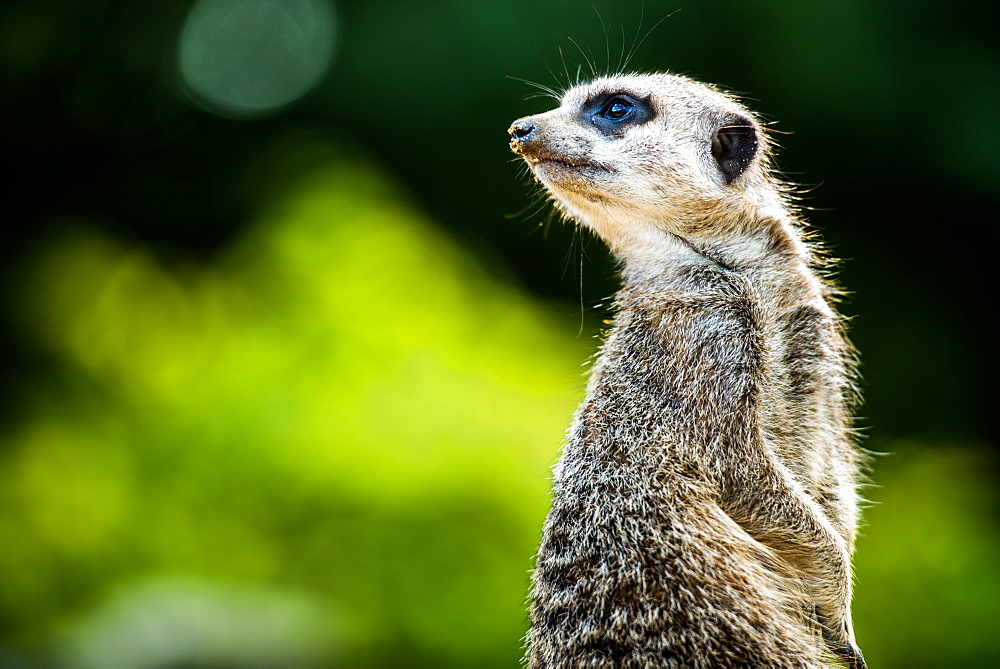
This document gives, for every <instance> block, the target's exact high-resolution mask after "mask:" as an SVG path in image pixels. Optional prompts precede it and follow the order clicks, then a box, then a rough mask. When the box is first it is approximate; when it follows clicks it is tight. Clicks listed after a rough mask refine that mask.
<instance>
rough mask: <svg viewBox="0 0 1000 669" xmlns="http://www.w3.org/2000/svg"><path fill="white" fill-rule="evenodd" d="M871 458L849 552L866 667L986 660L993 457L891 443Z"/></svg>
mask: <svg viewBox="0 0 1000 669" xmlns="http://www.w3.org/2000/svg"><path fill="white" fill-rule="evenodd" d="M894 446H895V447H896V450H898V452H897V453H895V454H892V455H889V456H887V457H884V458H881V459H880V461H879V463H878V467H877V470H876V471H877V472H878V474H877V476H876V479H877V481H878V483H879V485H878V486H877V487H875V488H873V489H872V490H871V491H870V493H871V495H870V497H871V499H872V500H873V501H874V502H875V504H874V505H873V506H872V507H871V508H870V509H868V511H867V512H866V514H865V519H866V521H867V522H866V527H865V528H863V530H862V537H861V539H860V540H859V542H858V553H857V556H856V558H855V567H856V571H857V599H856V601H855V604H854V615H855V626H856V628H857V630H858V638H859V641H860V643H861V647H862V648H863V649H864V651H865V656H866V659H868V660H869V661H870V664H871V666H873V667H886V668H889V667H900V668H904V667H914V668H916V667H928V668H930V667H996V666H1000V646H998V644H997V640H996V624H997V621H998V620H1000V571H998V569H997V556H998V555H1000V529H998V528H997V526H996V514H997V511H998V510H1000V497H998V495H997V491H996V487H995V483H994V481H995V478H994V476H995V471H996V464H997V463H996V462H995V461H994V459H993V458H991V457H989V456H988V455H986V454H985V453H984V452H983V451H981V450H974V449H970V448H959V447H954V446H948V445H945V444H937V445H935V447H933V448H931V447H929V446H928V445H926V444H919V443H912V442H898V443H896V444H894Z"/></svg>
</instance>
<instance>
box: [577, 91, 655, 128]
mask: <svg viewBox="0 0 1000 669" xmlns="http://www.w3.org/2000/svg"><path fill="white" fill-rule="evenodd" d="M583 113H584V118H585V120H587V122H589V123H592V124H594V125H595V126H597V128H598V129H599V130H600V131H601V132H602V133H604V134H605V135H608V136H609V137H621V136H622V135H623V134H624V133H625V129H626V128H629V127H631V126H635V125H641V124H643V123H646V122H648V121H649V120H651V119H652V118H653V108H652V105H650V103H649V100H646V99H642V98H638V97H636V96H634V95H630V94H628V93H624V92H619V93H605V94H602V95H598V96H595V97H593V98H591V99H590V100H588V101H587V104H585V105H584V110H583Z"/></svg>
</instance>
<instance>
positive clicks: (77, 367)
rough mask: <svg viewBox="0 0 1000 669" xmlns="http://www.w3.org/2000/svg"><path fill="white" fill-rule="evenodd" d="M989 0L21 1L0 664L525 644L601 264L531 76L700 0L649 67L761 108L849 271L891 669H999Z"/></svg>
mask: <svg viewBox="0 0 1000 669" xmlns="http://www.w3.org/2000/svg"><path fill="white" fill-rule="evenodd" d="M998 8H1000V5H998V3H987V2H982V3H979V2H948V3H945V2H940V3H930V2H927V3H924V2H916V3H888V2H887V3H867V2H860V1H856V2H847V1H838V2H821V3H798V2H790V1H789V2H760V3H738V2H707V1H706V2H693V1H691V2H679V1H678V0H673V1H672V2H659V1H654V0H645V2H644V3H609V2H597V3H596V4H595V5H593V6H592V5H591V4H590V3H576V2H540V1H535V2H505V3H487V2H473V1H467V2H459V1H457V0H456V1H454V2H443V1H441V2H417V1H407V2H403V1H398V2H371V1H368V2H363V1H359V0H351V1H348V0H331V1H325V0H271V1H265V0H259V1H253V2H251V1H249V0H245V1H241V0H228V1H227V0H200V1H199V2H181V1H166V0H164V1H162V2H159V1H158V2H141V3H140V2H124V1H123V2H108V1H101V0H34V1H32V2H7V3H5V4H3V5H2V7H0V67H2V76H3V79H2V90H3V100H4V104H3V105H2V110H3V111H2V114H3V121H4V122H3V124H2V126H3V127H2V129H0V138H2V142H3V156H4V162H5V163H6V164H7V168H8V169H7V170H6V173H7V175H8V176H7V177H6V178H5V180H4V182H5V183H4V192H5V198H4V207H3V209H4V213H3V216H2V219H0V220H2V221H3V227H2V235H3V237H2V239H0V242H2V243H0V256H2V259H0V272H2V286H3V293H2V295H0V325H2V329H0V346H2V348H3V351H4V355H3V356H2V357H0V361H2V363H0V364H2V383H0V393H2V400H3V401H2V418H0V420H2V423H0V666H3V667H35V666H43V667H44V666H57V667H63V666H65V667H182V666H183V667H191V666H214V667H242V666H352V667H353V666H371V667H376V666H381V667H402V666H406V667H418V666H428V667H431V666H433V667H513V666H517V663H518V658H519V657H520V653H521V651H520V638H521V636H522V635H523V633H524V632H525V630H526V626H527V622H526V614H525V598H526V594H527V588H528V569H529V567H530V562H531V555H532V553H533V551H534V549H535V545H536V542H537V539H538V534H539V530H540V527H541V523H542V519H543V517H544V514H545V512H546V505H547V488H548V481H547V476H548V471H549V467H550V466H551V465H552V464H553V462H554V461H555V458H556V456H557V452H558V448H559V445H560V441H561V438H562V434H563V432H564V430H565V428H566V426H567V424H568V422H569V419H570V415H571V413H572V411H573V409H574V406H575V403H576V401H577V400H578V399H579V397H580V395H581V392H582V384H583V380H584V377H583V371H584V365H583V363H584V361H585V360H586V359H587V358H588V356H589V355H590V354H591V353H592V352H593V351H594V348H595V347H596V345H597V340H596V338H595V337H596V332H597V331H598V329H599V327H600V324H601V321H602V320H603V319H604V318H606V317H607V312H606V311H605V307H603V306H601V305H602V304H606V303H607V300H606V298H607V297H608V296H609V295H611V294H612V293H613V291H614V289H615V280H614V273H615V272H614V266H613V263H612V262H611V261H610V259H609V258H608V257H607V254H606V253H605V252H604V250H603V249H602V247H601V245H600V243H599V242H597V241H595V240H593V239H591V238H589V237H587V236H585V235H584V236H581V235H579V234H578V233H576V232H575V231H574V230H573V228H572V227H571V226H567V225H564V224H562V223H560V222H558V221H553V220H551V219H550V217H549V216H548V208H547V207H545V206H542V205H541V204H539V203H538V202H535V204H534V205H532V201H533V200H532V189H531V188H530V187H529V185H528V184H527V183H526V182H525V179H524V177H523V173H522V172H521V171H520V170H519V168H518V166H517V164H516V162H515V161H512V160H511V155H510V154H509V151H508V149H507V137H506V133H505V130H506V128H507V126H508V124H509V123H510V122H511V121H512V120H514V119H515V118H517V117H519V116H523V115H526V114H529V113H535V112H539V111H542V110H544V109H546V108H548V107H550V106H551V105H552V101H551V100H546V99H541V98H535V97H529V96H531V95H532V94H533V92H534V91H533V89H531V88H530V87H529V86H527V85H525V84H524V83H522V82H520V81H517V80H515V79H511V78H508V77H517V78H524V79H530V80H534V81H538V82H541V83H544V84H547V85H557V86H560V85H563V84H565V82H566V79H567V76H568V77H569V78H570V79H572V78H574V77H575V76H576V73H577V71H578V68H580V67H581V66H582V67H583V68H584V70H586V65H585V64H584V63H585V59H584V57H583V55H582V53H585V54H586V55H587V57H588V58H593V59H594V60H595V61H596V63H597V65H598V67H599V68H601V69H604V68H606V67H609V66H610V68H611V69H614V68H616V67H617V65H618V63H619V62H620V60H621V54H622V52H623V51H625V52H628V51H629V50H630V49H631V46H632V45H633V43H634V42H635V41H637V40H636V38H637V36H638V38H641V37H642V35H643V34H644V33H645V32H646V31H647V30H648V29H649V28H650V27H651V26H652V25H653V24H654V23H656V22H657V21H658V20H659V19H661V18H663V17H664V16H667V15H668V14H671V13H672V12H675V10H678V9H680V11H678V12H676V14H674V15H673V16H671V17H670V18H669V19H667V20H666V21H664V22H663V23H662V24H661V25H660V26H659V27H658V28H657V29H656V30H655V31H654V32H653V33H652V34H651V35H649V37H648V38H647V39H646V40H645V41H644V43H643V44H642V45H641V47H639V48H638V49H637V50H636V52H635V54H634V56H633V58H632V61H631V64H630V67H634V68H636V69H640V70H659V69H670V70H673V71H675V72H681V73H687V74H690V75H692V76H695V77H697V78H700V79H703V80H706V81H711V82H714V83H717V84H719V85H721V86H723V87H725V88H727V89H729V90H733V91H736V92H739V93H741V94H743V95H744V96H745V97H746V99H748V100H749V101H750V104H751V106H753V107H754V108H755V109H756V110H757V111H759V112H760V113H762V114H763V115H764V117H765V118H766V119H770V120H774V121H775V124H774V126H773V128H774V129H775V131H777V132H780V133H782V134H780V135H778V137H779V141H780V143H781V144H782V146H783V148H782V151H781V154H780V166H781V167H782V168H783V169H785V170H787V175H788V178H789V179H791V180H794V181H796V182H798V183H801V184H803V185H804V186H806V187H807V188H808V189H809V193H808V194H807V196H806V200H805V202H804V204H805V205H807V206H808V207H811V208H813V209H812V211H810V212H809V218H810V220H811V222H812V223H813V224H814V225H815V226H816V227H818V228H819V229H820V230H821V231H822V233H823V235H824V236H825V238H826V239H827V241H828V242H829V243H830V244H831V246H832V247H833V248H834V250H835V253H837V254H838V255H839V256H841V257H843V258H846V259H847V260H846V262H845V264H844V266H843V271H842V274H841V280H842V282H843V283H844V284H845V286H846V287H847V288H848V289H849V290H850V291H852V292H853V293H854V296H853V297H852V298H851V299H850V300H849V302H848V304H847V305H846V311H847V312H848V313H850V314H852V315H853V316H854V321H853V323H854V324H853V331H852V332H853V339H854V341H855V342H856V343H857V345H858V346H859V348H860V349H861V351H862V355H863V361H864V365H863V373H864V377H865V395H866V400H867V401H866V404H865V406H864V408H863V418H862V421H861V423H862V424H863V425H864V426H866V427H865V433H866V435H867V439H866V445H867V446H868V447H869V448H871V449H873V450H875V451H879V452H883V453H888V454H889V455H886V456H884V457H880V458H878V459H877V462H876V466H875V472H874V484H875V485H873V486H872V487H870V488H868V490H867V495H868V497H869V499H870V500H872V502H873V504H872V505H871V506H870V508H869V509H868V510H867V512H866V516H865V519H866V524H865V527H864V529H863V534H862V537H861V539H860V541H859V546H858V555H857V560H856V566H857V591H856V592H857V594H856V603H855V619H856V628H857V633H858V637H859V640H860V643H861V646H862V648H863V649H864V650H865V653H866V655H867V657H868V659H869V661H870V665H871V666H872V667H873V668H877V667H944V666H948V667H980V666H981V667H991V666H1000V643H998V641H997V638H998V631H1000V524H998V510H1000V508H998V504H1000V500H998V495H997V482H998V478H997V476H998V467H997V450H996V448H997V445H998V444H1000V438H998V437H1000V430H998V423H997V417H996V414H995V411H994V409H995V407H996V404H997V384H996V382H995V379H996V378H997V372H998V369H997V356H995V355H993V347H994V345H995V336H994V333H993V331H992V329H991V328H990V327H989V326H988V322H989V321H990V320H991V319H992V317H991V314H993V313H994V312H995V311H996V309H995V306H991V305H994V304H995V297H994V286H995V275H996V273H995V259H994V248H995V245H996V237H997V233H996V223H997V211H998V210H1000V196H998V194H997V193H998V190H997V185H998V183H1000V161H998V160H997V155H998V154H1000V123H998V122H997V110H998V109H1000V54H998V50H997V46H996V39H995V32H996V27H997V26H998V25H1000V16H998V13H1000V9H998ZM595 9H596V11H595ZM577 45H579V48H578V46H577ZM581 52H582V53H581ZM993 317H995V316H993Z"/></svg>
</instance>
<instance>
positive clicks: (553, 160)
mask: <svg viewBox="0 0 1000 669" xmlns="http://www.w3.org/2000/svg"><path fill="white" fill-rule="evenodd" d="M525 159H526V160H527V161H528V165H529V166H531V169H533V170H538V169H544V168H546V167H550V166H553V167H555V168H556V169H569V170H573V171H577V172H581V171H597V172H610V171H611V168H610V167H608V166H607V165H602V164H601V163H595V162H592V161H589V160H581V159H571V158H562V157H559V156H530V157H529V156H525Z"/></svg>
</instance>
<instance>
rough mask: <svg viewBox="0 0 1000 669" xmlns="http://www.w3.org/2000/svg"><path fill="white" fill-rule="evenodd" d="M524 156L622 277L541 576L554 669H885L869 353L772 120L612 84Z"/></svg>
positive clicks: (537, 622) (557, 496)
mask: <svg viewBox="0 0 1000 669" xmlns="http://www.w3.org/2000/svg"><path fill="white" fill-rule="evenodd" d="M510 134H511V137H512V139H511V148H512V149H513V150H514V152H515V153H518V154H520V155H521V156H522V157H523V158H524V159H525V160H526V162H527V163H528V165H529V166H530V168H531V169H532V171H533V172H534V174H535V176H536V178H537V179H539V180H540V181H541V182H542V184H544V185H545V187H546V188H547V189H548V190H549V192H550V194H551V195H552V196H553V199H554V200H555V202H556V206H557V207H559V208H560V209H561V210H562V211H563V212H565V213H566V214H567V215H568V216H570V217H572V218H574V219H576V220H577V221H578V222H580V223H581V224H583V225H585V226H587V227H589V228H591V229H592V230H594V231H595V232H596V233H597V234H598V235H600V236H601V237H602V238H603V239H604V240H605V241H606V242H607V244H608V245H609V246H610V247H611V249H612V251H613V252H614V253H615V254H616V256H617V257H618V258H619V259H620V260H621V262H622V265H623V272H622V276H623V283H624V286H623V288H622V290H621V291H620V292H619V294H618V296H617V301H616V311H617V315H616V317H615V321H614V325H613V327H612V329H611V331H610V332H609V334H608V336H607V339H606V341H605V343H604V345H603V348H602V350H601V354H600V356H599V358H598V360H597V362H596V363H595V365H594V368H593V370H592V372H591V377H590V382H589V385H588V389H587V395H586V397H585V399H584V400H583V403H582V404H581V406H580V408H579V410H578V412H577V415H576V418H575V421H574V424H573V426H572V428H571V430H570V435H569V439H568V442H567V444H566V445H565V449H564V451H563V454H562V457H561V459H560V461H559V464H558V466H557V467H556V470H555V476H554V488H553V504H552V510H551V512H550V513H549V516H548V519H547V520H546V523H545V529H544V532H543V538H542V543H541V546H540V548H539V552H538V561H537V566H536V569H535V573H534V589H533V593H532V608H531V618H532V626H531V630H530V632H529V634H528V643H529V650H528V659H529V663H530V665H531V666H532V667H612V666H628V667H654V666H670V667H747V666H752V667H758V666H759V667H765V666H771V667H814V666H824V665H826V664H827V663H829V662H836V661H842V662H847V663H848V664H850V665H851V666H854V667H863V666H864V663H863V660H862V659H861V654H860V651H858V649H857V646H856V645H855V642H854V634H853V630H852V626H851V616H850V599H851V568H850V556H851V552H852V550H853V544H854V536H855V528H856V525H857V515H858V514H857V506H858V496H857V492H856V488H857V479H858V468H859V457H858V451H857V449H856V447H855V445H854V444H853V442H852V439H851V437H850V424H851V418H850V413H849V403H850V398H851V397H852V394H853V386H852V373H853V369H852V354H851V352H850V349H849V346H848V344H847V343H846V340H845V339H844V337H843V334H842V332H841V326H840V320H839V317H838V316H837V314H836V312H835V311H834V309H833V307H832V306H831V296H832V290H831V288H830V287H829V286H828V285H827V284H826V283H825V282H824V281H823V280H822V279H821V278H820V277H819V276H818V275H817V273H816V271H815V259H814V257H813V254H812V252H811V250H810V248H809V246H808V245H807V244H806V243H805V242H804V241H803V236H802V233H801V232H800V230H799V227H798V225H797V222H796V220H795V219H794V217H793V215H792V214H790V213H789V208H788V207H787V205H786V202H785V198H784V196H783V194H782V190H781V186H780V185H779V183H778V182H777V181H776V180H775V179H774V178H773V177H772V176H771V174H770V172H769V170H768V165H767V155H768V143H767V138H766V136H765V135H764V134H763V132H762V130H761V128H760V125H759V124H758V123H757V121H756V120H755V119H754V118H753V117H752V116H751V115H750V114H749V113H748V112H747V111H746V110H744V109H743V108H742V107H741V106H740V105H739V104H737V103H736V102H735V101H734V100H732V99H731V98H729V97H727V96H725V95H724V94H722V93H720V92H718V91H716V90H715V89H712V88H710V87H708V86H704V85H702V84H698V83H696V82H693V81H691V80H689V79H685V78H683V77H677V76H673V75H667V74H658V75H646V76H640V75H634V76H612V77H606V78H602V79H598V80H596V81H593V82H591V83H589V84H586V85H583V86H578V87H576V88H574V89H572V90H570V91H569V92H567V93H566V94H565V95H564V96H563V98H562V100H561V104H560V106H559V107H558V108H557V109H554V110H552V111H550V112H547V113H545V114H540V115H538V116H533V117H529V118H525V119H521V120H519V121H517V122H515V123H514V125H512V126H511V129H510Z"/></svg>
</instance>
